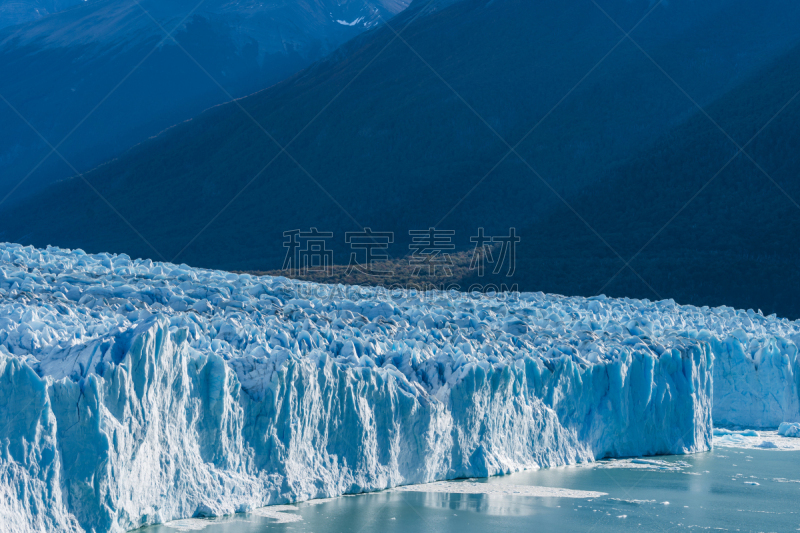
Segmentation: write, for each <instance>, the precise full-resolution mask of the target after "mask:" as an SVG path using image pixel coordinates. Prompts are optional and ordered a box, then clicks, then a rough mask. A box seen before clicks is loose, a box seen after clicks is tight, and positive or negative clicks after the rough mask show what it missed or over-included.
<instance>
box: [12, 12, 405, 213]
mask: <svg viewBox="0 0 800 533" xmlns="http://www.w3.org/2000/svg"><path fill="white" fill-rule="evenodd" d="M404 7H405V3H404V0H375V1H373V0H348V1H343V2H340V1H336V0H291V1H289V0H271V1H266V2H258V1H255V0H244V1H241V2H230V1H222V0H203V1H201V0H166V1H163V0H162V1H156V0H94V1H92V2H87V3H82V4H81V5H78V6H75V7H72V8H71V9H67V10H65V11H62V12H60V13H57V14H55V15H51V16H48V17H45V18H42V19H41V20H38V21H36V22H33V23H30V24H27V25H22V26H13V27H9V28H6V29H5V30H1V31H0V95H2V97H3V99H4V100H6V102H2V101H0V104H2V105H0V122H1V123H2V124H3V128H2V130H0V198H2V197H5V196H6V195H7V194H8V193H9V192H10V191H12V190H14V194H13V195H11V196H10V197H9V198H8V199H7V201H8V202H14V201H16V200H18V199H19V198H20V197H21V196H23V195H24V194H26V193H29V192H30V191H32V190H35V189H37V188H38V187H41V186H42V185H44V184H46V183H49V182H52V181H53V180H56V179H63V178H66V177H69V176H71V175H74V174H75V170H78V171H86V170H88V169H90V168H91V167H92V166H94V165H97V164H99V163H101V162H102V161H104V160H106V159H108V158H109V157H112V156H114V155H117V154H119V153H120V152H122V151H124V150H126V149H128V148H130V147H131V146H133V145H134V144H135V143H137V142H140V141H142V140H144V139H146V138H147V137H148V136H152V135H156V134H157V133H158V132H160V131H161V130H163V129H164V128H167V127H169V126H171V125H174V124H176V123H178V122H180V121H183V120H186V119H188V118H191V117H192V116H193V115H196V114H197V113H200V112H201V111H203V110H204V109H207V108H208V107H210V106H213V105H216V104H219V103H221V102H225V101H228V100H230V99H231V97H241V96H244V95H246V94H249V93H252V92H254V91H256V90H259V89H263V88H264V87H267V86H270V85H272V84H275V83H277V82H279V81H281V80H282V79H285V78H286V77H288V76H290V75H291V74H293V73H294V72H297V71H298V70H300V69H301V68H303V67H305V66H307V65H309V64H310V63H311V62H313V61H314V60H316V59H319V58H320V57H322V56H324V55H325V54H328V53H330V52H331V51H333V50H334V49H336V47H337V46H339V45H340V44H341V43H343V42H345V41H347V40H348V39H350V38H352V37H353V36H355V35H358V34H359V33H360V32H362V31H364V30H365V29H368V28H372V27H375V26H377V25H379V24H381V22H382V20H384V19H388V18H391V16H392V15H394V14H395V13H397V12H399V11H401V10H402V9H403V8H404ZM168 34H169V35H170V36H171V37H168ZM172 37H174V40H173V39H172ZM176 43H177V44H176ZM12 107H13V109H12ZM26 121H27V123H26ZM31 126H33V128H31ZM34 129H35V130H36V131H34ZM42 137H43V138H44V139H46V141H45V140H43V139H42ZM62 141H63V142H62ZM48 142H49V143H50V144H51V145H53V146H57V147H58V152H59V153H60V154H61V155H63V156H64V159H66V161H67V162H68V163H67V162H65V161H63V160H62V159H61V158H60V157H59V156H58V155H57V154H52V155H50V156H49V157H47V156H48V153H50V151H51V148H50V146H48V144H47V143H48ZM73 167H74V170H73ZM22 180H24V182H23V183H22V185H21V186H19V188H17V189H16V190H15V187H17V185H18V184H20V182H21V181H22Z"/></svg>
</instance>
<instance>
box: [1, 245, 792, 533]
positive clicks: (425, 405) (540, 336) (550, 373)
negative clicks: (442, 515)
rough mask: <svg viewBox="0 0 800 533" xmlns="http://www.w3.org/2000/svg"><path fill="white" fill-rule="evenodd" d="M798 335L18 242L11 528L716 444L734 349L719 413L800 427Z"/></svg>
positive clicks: (670, 310) (6, 324) (6, 493)
mask: <svg viewBox="0 0 800 533" xmlns="http://www.w3.org/2000/svg"><path fill="white" fill-rule="evenodd" d="M798 333H799V331H798V327H797V324H795V323H794V322H789V321H786V320H778V319H776V318H774V317H763V316H761V315H760V314H758V313H753V312H752V311H748V312H743V311H735V310H733V309H730V308H715V309H709V308H696V307H691V306H679V305H676V304H675V303H674V302H672V301H662V302H649V301H646V300H644V301H639V300H630V299H610V298H605V297H596V298H565V297H561V296H551V295H544V294H541V293H535V294H521V295H517V296H516V297H513V298H511V297H507V295H499V296H497V297H485V296H480V295H472V294H464V293H439V292H432V293H413V292H412V293H387V292H386V291H382V290H380V289H374V288H373V289H370V288H359V287H343V286H325V285H316V284H310V283H304V282H294V281H290V280H287V279H284V278H270V277H253V276H250V275H246V274H243V275H239V274H233V273H226V272H219V271H212V270H204V269H193V268H190V267H188V266H186V265H172V264H167V263H154V262H152V261H150V260H131V259H130V258H129V257H127V256H125V255H111V254H95V255H87V254H85V253H83V252H81V251H80V250H76V251H70V250H63V249H58V248H48V249H46V250H40V249H36V248H32V247H22V246H19V245H14V244H4V245H0V493H2V496H0V515H2V516H3V517H4V519H5V520H6V521H5V523H6V524H8V527H10V528H11V530H13V531H40V530H55V529H58V530H65V531H83V530H85V531H89V530H94V531H122V530H126V529H132V528H136V527H139V526H142V525H146V524H153V523H163V522H167V521H171V520H178V519H185V518H189V517H202V516H215V515H223V514H228V513H233V512H240V511H250V510H253V509H257V508H260V507H263V506H266V505H272V504H281V503H287V502H292V501H301V500H306V499H312V498H325V497H332V496H337V495H341V494H345V493H357V492H364V491H372V490H380V489H384V488H389V487H396V486H401V485H407V484H413V483H429V482H434V481H439V480H445V479H452V478H460V477H482V476H488V475H493V474H500V473H507V472H512V471H516V470H520V469H526V468H533V467H537V466H550V465H560V464H572V463H576V462H586V461H591V460H593V459H598V458H603V457H621V456H625V457H630V456H642V455H653V454H663V453H690V452H696V451H702V450H706V449H708V448H709V447H710V445H711V415H712V361H713V360H714V359H715V358H716V361H717V363H716V364H714V365H713V372H714V385H713V388H714V390H713V395H714V398H715V400H719V399H721V400H722V407H720V405H719V404H718V403H716V401H715V404H714V416H715V417H718V416H721V417H723V418H724V419H725V420H727V421H730V422H731V423H741V424H742V425H746V424H748V423H749V422H754V423H753V424H752V425H761V424H762V423H767V422H771V421H772V420H773V419H774V418H775V417H777V418H778V419H779V420H780V421H784V420H786V421H792V420H796V419H798V408H797V403H798V399H797V376H798V375H800V372H798V371H797V365H798V362H797V349H796V346H795V341H796V340H798V336H797V335H798ZM720 360H721V361H722V362H721V363H719V361H720ZM720 369H721V370H720ZM718 374H719V377H718ZM767 392H768V393H769V398H766V396H767V394H766V393H767ZM743 420H747V421H749V422H741V421H743ZM737 421H738V422H737ZM775 425H776V426H777V423H775Z"/></svg>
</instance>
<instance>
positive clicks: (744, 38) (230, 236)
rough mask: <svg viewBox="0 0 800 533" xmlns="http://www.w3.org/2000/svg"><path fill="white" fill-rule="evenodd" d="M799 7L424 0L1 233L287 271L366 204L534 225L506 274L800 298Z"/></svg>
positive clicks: (75, 181)
mask: <svg viewBox="0 0 800 533" xmlns="http://www.w3.org/2000/svg"><path fill="white" fill-rule="evenodd" d="M798 22H800V5H797V4H796V3H793V2H789V1H777V2H771V3H769V4H766V5H754V3H753V2H750V1H745V0H711V1H708V2H703V3H697V2H693V1H689V0H672V1H670V2H669V3H666V2H649V1H637V0H634V1H628V0H604V1H598V2H596V3H595V2H591V1H588V2H584V1H579V0H568V1H555V0H542V1H537V2H530V1H521V0H493V1H486V0H461V1H458V2H454V3H453V2H448V3H429V2H425V1H424V0H415V1H414V2H413V3H412V4H411V5H410V6H409V7H408V8H407V9H406V10H405V11H403V12H402V13H400V14H398V15H396V16H395V17H394V18H393V19H391V20H389V21H388V22H387V23H386V24H383V25H376V26H375V27H373V28H369V29H367V31H365V32H364V33H362V34H360V35H359V36H356V37H354V38H353V39H352V40H350V41H349V42H347V43H346V44H344V45H343V46H341V47H340V48H339V49H338V50H336V51H335V52H334V53H332V54H331V55H329V56H327V57H325V58H323V59H321V60H320V61H318V62H316V63H314V64H313V65H311V66H310V67H308V68H307V69H305V70H303V71H301V72H299V73H297V74H295V75H293V76H291V77H290V78H288V79H287V80H284V81H283V82H280V83H278V84H276V85H274V86H271V87H268V88H266V89H264V90H262V91H259V92H256V93H254V94H252V95H251V96H248V97H246V98H242V99H239V100H237V101H235V102H231V103H227V104H224V105H219V106H216V107H213V108H211V109H208V110H207V111H205V112H203V113H202V114H200V115H197V116H195V117H194V118H192V119H191V120H189V121H186V122H183V123H180V124H177V125H176V126H174V127H172V128H169V129H168V130H166V131H164V132H162V133H161V134H159V135H158V136H156V137H154V138H152V139H148V140H146V141H145V142H142V143H140V144H139V145H137V146H135V147H133V148H132V149H130V150H128V151H126V152H124V153H122V154H121V155H119V156H118V157H117V158H115V159H113V160H110V161H107V162H106V163H104V164H102V165H100V166H98V167H97V168H95V169H93V170H92V171H90V172H87V173H85V174H82V175H80V176H75V177H72V178H70V179H68V180H63V181H60V182H57V183H54V184H51V185H49V186H47V187H45V188H43V189H42V190H41V191H39V192H37V193H36V194H35V195H33V196H31V197H29V198H27V199H25V200H22V201H20V202H19V203H18V204H17V205H15V206H13V207H11V208H7V209H5V210H4V211H3V212H2V213H0V230H2V238H3V239H4V240H10V241H16V242H23V243H30V244H35V245H37V246H43V245H46V244H57V245H60V246H67V247H80V248H83V249H85V250H87V251H92V252H94V251H113V252H125V253H128V254H130V255H131V256H137V257H138V256H142V257H152V258H154V259H167V260H171V261H178V262H186V263H188V264H192V265H195V266H205V267H214V268H225V269H240V270H246V269H262V270H268V269H276V268H280V266H281V264H282V263H283V260H284V255H285V252H286V249H285V248H284V247H283V240H284V236H283V234H284V232H286V231H290V230H295V229H303V230H307V229H309V228H312V227H314V228H318V229H319V230H320V231H330V232H332V233H333V235H334V237H333V238H332V239H331V240H330V243H329V246H330V247H331V248H332V249H333V250H334V255H335V258H336V262H338V263H345V264H346V262H347V260H348V257H349V254H350V251H351V250H350V248H349V246H347V245H346V242H345V232H348V231H358V230H361V229H362V228H365V227H369V228H372V229H373V230H374V231H392V232H394V243H393V245H392V246H391V247H390V249H389V253H390V255H392V256H394V257H402V256H404V255H406V254H408V253H409V245H410V244H412V243H411V237H410V235H409V230H418V229H426V228H430V227H436V228H439V229H447V230H454V231H455V236H454V238H453V239H454V244H455V245H456V247H457V249H460V250H466V249H468V248H469V247H470V237H471V236H474V235H475V234H476V232H477V231H478V228H484V229H485V231H486V233H487V234H489V235H500V234H507V233H508V231H509V228H510V227H515V228H517V230H518V232H519V234H520V235H521V238H522V242H521V244H520V250H519V253H518V264H517V268H516V272H515V275H514V277H513V278H508V279H507V278H494V277H491V276H489V280H493V281H497V282H498V283H499V282H501V281H502V282H513V283H517V284H518V286H519V288H520V289H522V290H543V291H548V292H556V293H563V294H586V295H589V293H591V294H595V293H596V292H605V293H607V294H612V295H620V296H631V297H644V298H652V299H660V298H666V297H674V298H676V299H679V300H680V301H681V302H682V303H695V304H699V305H719V304H723V303H728V304H733V305H737V306H740V307H755V308H758V307H760V308H762V309H763V310H764V311H765V312H780V313H782V314H783V315H784V316H800V307H799V306H798V305H797V304H795V303H794V302H796V301H800V298H798V296H800V294H796V293H797V292H798V291H800V288H798V289H794V288H792V287H800V284H797V283H794V282H793V281H792V280H794V278H793V277H792V276H795V274H794V271H795V270H796V268H795V265H796V264H797V263H796V261H797V246H796V244H794V243H793V242H792V235H793V230H794V228H795V227H796V223H797V220H796V215H797V214H800V207H797V206H795V205H794V204H793V202H794V200H793V199H797V198H800V190H796V187H795V184H796V175H797V173H796V170H797V169H796V168H795V166H794V164H795V161H796V157H795V156H793V155H792V154H793V151H792V146H793V144H792V142H793V140H795V139H796V138H797V136H796V134H795V131H796V127H795V126H794V124H796V121H793V120H792V118H793V113H794V108H793V107H792V104H793V103H795V104H796V103H797V102H796V100H795V101H790V98H791V96H792V94H793V91H796V90H800V76H798V67H797V65H798V62H797V59H798V58H799V57H800V52H798V50H799V49H798V46H800V35H798V34H797V32H796V30H795V28H796V27H797V24H798ZM796 84H797V87H795V85H796ZM773 116H775V118H774V119H773V118H772V117H773ZM765 124H766V125H767V126H766V127H765V128H764V126H765ZM761 128H764V129H763V130H761ZM760 130H761V131H760ZM759 131H760V133H759V135H758V136H757V137H755V138H754V140H753V141H752V143H750V144H749V145H748V146H747V149H746V150H745V151H746V152H747V154H748V155H747V156H745V155H743V154H739V155H738V156H737V157H735V158H733V160H732V161H731V162H730V163H728V164H727V165H726V166H725V167H724V168H722V171H721V172H720V174H719V175H718V176H716V177H714V179H713V180H712V181H711V182H710V184H709V185H708V186H706V187H703V184H704V183H705V182H706V181H708V180H709V179H711V178H712V176H715V173H716V172H717V171H719V170H720V167H723V165H724V164H725V163H726V162H727V161H728V159H731V158H732V157H733V156H734V155H735V154H736V153H737V151H738V149H739V147H741V146H743V145H745V143H747V141H748V140H750V139H751V138H753V135H755V133H757V132H759ZM732 139H733V140H734V141H732ZM795 144H796V143H795ZM751 158H752V159H751ZM754 161H755V163H754ZM759 167H761V168H759ZM776 184H777V185H776ZM698 191H699V192H698ZM695 193H697V196H693V195H695ZM689 200H691V201H689ZM687 202H688V203H687ZM795 209H798V211H797V212H795V211H794V210H795ZM673 217H674V218H673ZM662 227H663V228H664V229H661V228H662ZM659 230H660V231H659ZM654 235H655V237H653V236H654ZM651 238H653V240H652V241H651V240H650V239H651ZM645 245H647V246H645ZM643 247H644V248H643ZM642 248H643V249H642ZM640 249H642V251H641V253H639V254H638V255H637V252H638V251H639V250H640ZM632 257H634V259H633V261H632V262H631V263H630V265H629V266H626V262H627V261H628V260H629V259H631V258H632Z"/></svg>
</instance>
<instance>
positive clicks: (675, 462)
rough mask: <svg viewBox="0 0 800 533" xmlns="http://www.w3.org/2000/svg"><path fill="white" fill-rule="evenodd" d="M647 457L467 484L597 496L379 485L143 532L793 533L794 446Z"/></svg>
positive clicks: (798, 456)
mask: <svg viewBox="0 0 800 533" xmlns="http://www.w3.org/2000/svg"><path fill="white" fill-rule="evenodd" d="M657 459H658V461H655V463H657V464H637V463H632V462H630V461H615V462H610V463H605V462H603V463H599V464H598V465H595V466H578V467H563V468H551V469H544V470H537V471H530V472H522V473H519V474H514V475H510V476H503V477H496V478H491V479H484V480H470V481H472V482H476V481H477V482H480V483H486V484H489V485H490V486H491V487H492V488H493V489H501V490H504V489H507V488H508V487H509V486H510V485H517V486H519V485H535V486H545V487H559V488H565V489H575V490H580V491H597V492H605V493H607V496H601V497H589V498H575V499H573V498H560V497H559V498H553V497H546V498H542V497H534V496H519V495H503V494H488V495H487V494H447V493H430V492H404V491H403V492H401V491H386V492H380V493H373V494H366V495H359V496H349V497H342V498H336V499H333V500H326V501H323V502H318V503H315V502H309V503H303V504H298V505H293V506H289V507H288V508H284V509H287V510H285V511H282V514H281V515H280V516H284V517H286V516H287V515H288V516H289V519H291V518H292V517H299V520H298V518H294V519H295V520H297V521H295V522H289V523H276V521H275V520H274V519H272V518H266V517H261V516H256V515H254V514H246V515H235V516H231V517H227V518H223V519H216V520H190V521H185V522H178V523H173V524H172V525H173V526H175V527H168V526H156V527H152V528H148V529H147V530H145V531H147V533H174V532H175V531H180V530H183V531H197V530H202V531H203V532H204V533H233V532H236V533H239V532H242V533H267V532H286V533H290V532H293V533H301V532H307V533H312V532H313V533H340V532H341V533H366V532H373V531H377V532H380V533H394V532H398V533H399V532H404V533H405V532H409V531H425V532H457V533H478V532H481V533H483V532H492V533H494V532H498V533H499V532H517V531H519V532H523V531H524V532H532V531H579V532H587V533H589V532H591V533H601V532H625V531H654V532H658V531H665V532H666V531H668V532H670V533H672V532H678V531H698V530H700V531H706V530H712V531H743V532H744V531H753V532H785V531H800V505H799V504H800V451H767V450H737V449H724V448H720V449H716V450H714V451H712V452H708V453H703V454H697V455H691V456H669V457H659V458H657ZM480 487H482V485H481V486H479V488H478V490H480ZM448 490H449V489H448ZM667 502H668V503H667ZM289 509H291V510H289ZM176 528H177V529H176Z"/></svg>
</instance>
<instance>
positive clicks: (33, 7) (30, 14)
mask: <svg viewBox="0 0 800 533" xmlns="http://www.w3.org/2000/svg"><path fill="white" fill-rule="evenodd" d="M84 1H88V0H0V28H5V27H6V26H14V25H16V24H24V23H26V22H31V21H34V20H38V19H40V18H42V17H46V16H47V15H52V14H53V13H58V12H59V11H63V10H65V9H67V8H69V7H72V6H75V5H78V4H81V3H83V2H84Z"/></svg>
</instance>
